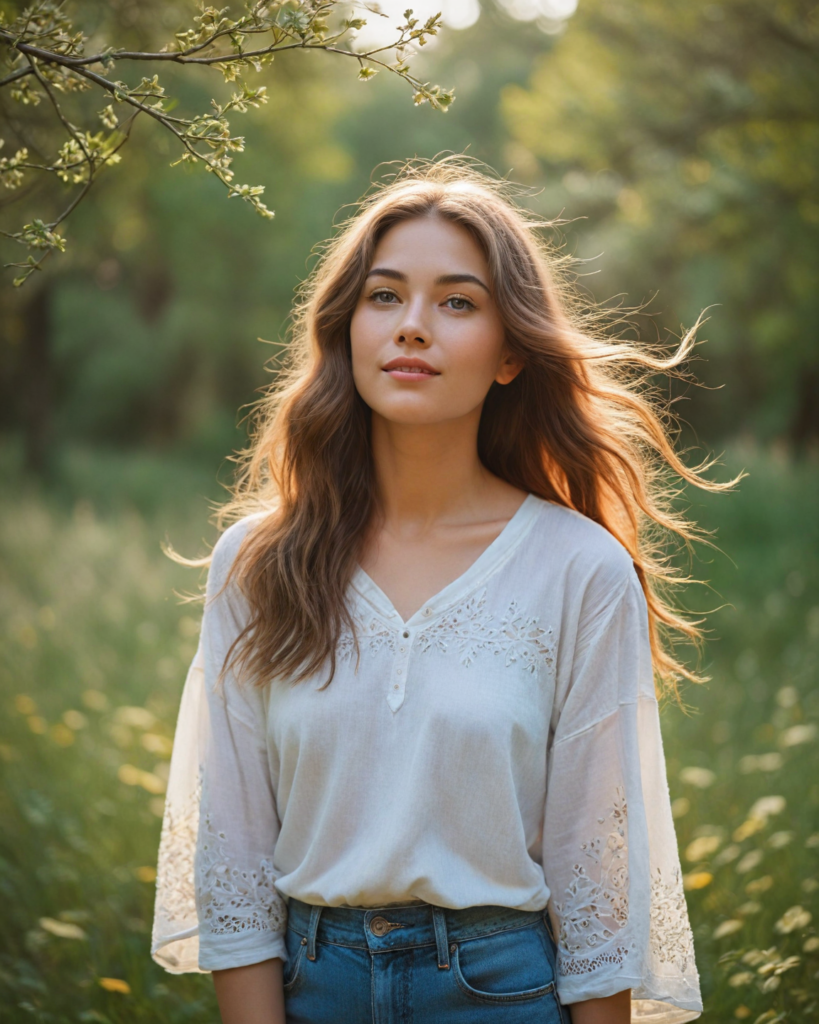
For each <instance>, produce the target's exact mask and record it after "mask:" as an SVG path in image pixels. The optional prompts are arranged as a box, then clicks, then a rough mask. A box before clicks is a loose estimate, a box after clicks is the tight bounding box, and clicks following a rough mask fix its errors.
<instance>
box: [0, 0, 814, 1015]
mask: <svg viewBox="0 0 819 1024" xmlns="http://www.w3.org/2000/svg"><path fill="white" fill-rule="evenodd" d="M409 2H410V0H405V2H401V3H397V4H391V3H384V4H382V8H383V9H384V10H385V11H386V12H387V13H390V14H397V13H399V12H400V11H401V10H402V9H403V8H404V7H405V6H407V5H408V4H409ZM12 6H15V5H12ZM415 8H416V11H417V12H418V13H420V14H423V15H425V16H426V15H428V14H430V13H435V11H436V10H439V9H443V12H444V16H445V20H446V22H447V29H446V31H444V32H443V33H442V34H441V36H440V37H439V38H438V39H436V40H435V41H434V42H432V43H430V44H429V45H428V46H427V47H425V49H424V52H423V53H422V54H421V55H420V56H419V57H417V58H416V59H415V62H414V70H416V71H418V72H420V73H421V75H422V77H423V78H424V79H428V80H430V81H433V82H440V83H441V84H442V85H444V86H454V87H455V89H456V97H457V99H456V101H455V103H454V104H453V106H452V107H451V109H450V110H449V111H448V112H447V113H446V114H443V113H441V112H436V111H434V110H431V109H430V108H429V107H428V106H421V107H414V106H413V104H412V100H411V95H410V91H409V89H408V88H407V87H406V85H405V84H404V83H402V82H400V81H398V80H391V79H390V78H388V77H387V76H386V75H385V74H381V75H379V76H377V77H376V78H375V79H373V80H371V81H369V82H366V83H364V82H360V81H358V80H357V79H356V75H355V70H356V69H355V68H354V67H352V66H351V64H350V62H347V61H345V60H343V59H340V58H337V57H333V56H332V55H329V54H323V53H293V54H289V55H284V56H280V57H277V59H276V61H275V63H274V65H273V67H272V68H271V69H268V70H266V71H265V72H264V73H263V81H264V82H265V84H267V86H268V89H269V92H270V94H271V101H270V102H269V103H268V104H267V106H265V107H263V108H261V109H259V110H254V111H251V112H250V113H248V114H246V115H243V117H242V119H241V123H240V121H239V119H237V120H236V122H235V124H234V127H235V128H239V129H240V130H241V131H242V133H243V134H245V135H246V138H247V151H246V153H245V154H243V155H242V156H241V157H238V158H237V161H236V163H235V168H236V171H237V179H238V180H247V181H252V182H254V183H259V184H264V185H265V186H266V192H265V201H266V202H267V204H268V206H270V207H271V208H273V209H274V210H275V211H276V216H275V219H274V220H273V221H271V222H268V221H264V220H262V219H260V218H258V217H256V216H255V215H254V214H253V212H252V211H251V210H250V209H249V208H248V207H246V206H245V205H243V204H240V203H236V202H234V201H229V200H227V199H226V198H225V192H224V190H223V189H222V188H221V187H220V186H219V185H218V183H217V182H215V181H214V180H213V179H212V177H210V176H208V175H206V174H204V173H202V172H201V170H198V169H195V168H193V169H192V168H189V167H187V166H179V167H175V168H171V167H170V166H169V165H170V163H171V161H172V160H174V159H176V158H177V157H178V155H179V154H178V153H177V152H176V151H175V149H174V145H173V141H172V140H171V139H169V138H168V137H166V136H165V135H163V130H162V128H161V127H160V126H159V125H157V124H154V123H137V124H136V125H135V128H134V131H133V134H132V138H131V141H130V143H129V144H128V146H127V147H126V148H125V149H124V150H123V151H122V155H123V160H122V163H121V164H120V165H119V166H117V167H116V168H114V169H113V170H112V171H111V172H110V173H106V174H105V175H103V177H102V179H101V180H100V182H99V183H98V184H97V185H96V186H95V187H94V189H93V190H92V192H91V193H89V196H88V198H87V199H86V200H85V201H84V202H83V204H82V205H81V206H80V207H79V208H78V209H77V211H76V213H75V215H74V216H73V217H72V218H71V220H70V221H69V222H68V223H67V226H66V234H67V237H68V240H69V248H68V251H67V252H66V254H65V255H57V256H55V257H53V258H52V259H50V260H49V261H48V262H47V263H46V265H45V269H44V271H43V273H41V274H36V275H35V276H34V278H32V279H31V280H30V281H29V282H28V283H27V284H26V285H25V286H24V287H23V288H19V289H13V288H12V287H11V274H10V272H9V271H5V272H4V278H3V281H2V284H1V285H0V301H1V302H2V310H3V313H2V318H0V333H1V334H2V337H0V480H2V495H0V516H2V534H1V536H0V610H2V625H1V626H0V629H1V630H2V634H0V635H2V656H1V657H0V673H1V675H0V770H2V773H3V788H2V794H1V795H0V821H2V828H0V899H2V908H3V909H2V913H1V914H0V1019H2V1020H9V1021H18V1020H19V1021H26V1020H35V1021H42V1022H52V1021H53V1022H63V1021H66V1022H67V1021H72V1022H73V1021H96V1022H101V1024H105V1022H123V1024H124V1022H132V1021H137V1020H146V1021H147V1020H150V1021H152V1022H160V1021H161V1022H181V1021H191V1022H206V1021H207V1022H210V1021H213V1020H216V1019H218V1017H217V1010H216V1005H215V1001H214V998H213V995H212V984H211V981H210V979H209V978H208V977H207V976H204V977H203V976H196V975H194V976H184V977H176V976H171V975H168V974H166V973H164V972H163V971H162V970H161V969H160V968H159V967H158V966H156V965H155V964H154V963H153V962H152V961H151V959H150V957H149V954H148V945H149V930H150V922H151V914H152V901H153V882H154V880H155V872H154V866H155V861H156V848H157V842H158V835H159V826H160V819H161V814H162V804H163V797H162V794H163V791H164V788H165V781H166V779H167V772H168V758H169V755H170V750H171V741H172V736H173V729H174V723H175V716H176V710H177V707H178V701H179V697H180V694H181V688H182V684H183V681H184V676H185V671H186V668H187V664H188V662H189V660H190V658H191V656H192V654H193V651H194V648H195V644H196V637H197V633H198V624H199V614H200V613H199V606H198V605H195V604H193V605H192V604H185V603H182V602H181V601H180V599H179V597H178V596H177V595H178V594H181V593H190V592H193V591H196V590H197V588H198V586H199V585H200V583H201V579H200V577H199V575H198V573H197V571H196V570H190V569H184V568H181V567H180V566H178V565H175V564H173V563H172V562H170V561H169V560H168V559H167V558H166V557H165V556H164V555H163V554H162V552H161V549H160V544H161V542H162V541H163V540H164V539H166V538H168V539H170V540H171V541H172V543H173V544H174V546H175V547H176V548H177V549H178V550H181V551H182V552H183V553H185V554H189V555H192V554H195V553H197V552H200V551H202V550H204V549H205V547H206V545H207V544H209V543H212V542H213V540H214V539H215V535H216V534H215V530H214V528H213V526H212V525H210V523H209V516H210V513H211V510H212V502H214V501H218V500H220V499H222V498H223V497H224V494H225V491H224V484H225V483H227V482H229V480H230V475H231V465H232V464H231V463H230V461H229V460H228V458H227V457H228V456H229V455H230V453H231V452H232V451H235V450H236V449H237V448H240V447H241V446H242V444H243V443H244V438H245V423H244V420H243V417H244V414H245V413H246V412H247V406H248V403H251V402H252V401H254V399H255V398H257V397H258V389H259V388H260V387H262V386H264V385H265V384H266V383H267V382H269V381H270V379H271V369H270V366H269V365H266V364H267V361H268V360H269V359H270V358H271V356H273V355H275V354H276V352H277V351H279V348H280V346H281V344H282V343H283V339H284V328H285V326H286V318H287V315H288V312H289V309H290V304H291V301H292V298H293V292H294V288H295V287H296V286H297V285H298V283H299V281H300V280H302V279H303V278H304V277H305V275H306V273H307V272H308V270H309V267H310V266H311V265H312V258H313V257H311V252H312V251H313V248H314V246H315V245H316V243H317V242H320V241H321V240H322V239H324V238H326V237H327V236H328V235H329V234H330V233H331V231H332V228H333V224H334V222H337V220H338V216H339V214H338V211H339V209H340V208H341V207H343V206H344V204H349V203H351V202H354V201H355V200H356V199H357V198H358V197H359V196H360V195H361V194H362V193H363V192H364V191H365V189H366V188H367V187H368V184H369V182H370V180H371V175H372V173H373V169H374V168H375V167H376V165H378V164H380V163H381V162H383V161H394V160H401V159H406V158H408V157H412V156H415V155H418V156H426V157H430V156H433V155H435V154H437V153H440V152H442V151H455V152H467V153H469V154H471V155H472V156H474V157H476V158H478V159H481V160H484V161H486V162H487V163H489V164H490V165H491V166H493V167H494V168H495V169H496V170H497V171H498V172H499V173H500V174H502V175H506V176H508V177H510V178H512V179H514V180H516V181H518V182H521V183H522V184H524V185H526V186H529V187H530V188H531V192H530V194H529V195H528V196H527V197H526V198H525V199H524V202H526V203H527V204H528V205H530V206H531V207H532V208H534V209H536V210H537V211H539V212H540V213H541V214H543V216H544V217H546V218H549V219H554V218H562V219H563V221H564V222H565V223H564V224H563V226H562V228H561V229H560V231H559V233H557V234H556V235H555V240H556V241H557V242H558V243H559V244H560V245H562V246H563V250H564V252H565V253H566V254H568V255H571V256H573V257H575V258H576V259H577V260H578V262H577V263H576V269H577V274H578V287H579V288H580V289H581V291H582V293H583V294H584V295H585V296H587V297H588V299H589V300H593V301H596V302H602V303H605V304H607V305H608V306H610V307H611V308H615V307H616V306H617V304H618V303H621V304H624V305H628V306H632V307H636V306H640V307H641V308H642V309H643V313H641V314H640V315H636V316H632V317H631V318H630V326H627V327H626V328H625V329H626V332H627V335H628V336H631V337H634V336H636V335H637V334H638V333H639V334H640V335H641V336H642V337H644V338H647V339H648V340H652V341H653V340H656V339H657V338H658V337H659V338H661V339H662V338H672V337H673V335H674V334H676V335H679V333H680V331H681V325H685V326H690V325H691V324H692V323H693V321H694V320H695V319H696V317H697V316H698V314H699V313H700V312H701V311H702V310H703V309H705V308H707V307H710V311H709V316H710V319H709V321H708V323H707V324H706V325H705V327H704V328H703V329H702V331H701V337H702V338H703V340H704V344H703V345H702V346H700V347H699V348H698V350H697V354H698V358H697V361H696V362H695V363H694V366H693V369H694V372H695V373H696V375H697V376H698V378H699V379H700V381H702V382H703V385H704V386H703V387H695V386H692V385H687V386H685V387H682V386H680V385H679V384H678V385H675V390H674V392H673V393H674V396H675V398H676V399H677V402H676V404H675V409H676V411H677V412H678V414H679V415H680V416H681V417H682V419H683V421H684V423H683V432H682V436H681V444H683V445H686V446H694V450H693V451H692V453H691V458H698V457H701V456H702V455H704V454H707V453H709V452H722V453H724V454H723V457H722V466H721V467H719V468H718V469H716V470H715V471H714V472H715V476H716V477H717V478H719V479H726V478H727V477H728V476H729V475H734V474H736V473H737V472H739V471H740V470H746V471H747V472H748V474H749V475H748V477H747V478H746V479H745V480H744V481H743V482H742V484H741V485H740V487H739V488H738V489H737V491H736V492H735V493H732V494H730V495H722V496H718V497H711V496H705V497H704V496H702V495H701V494H698V493H688V494H685V495H683V496H682V498H681V500H682V501H683V502H684V503H685V504H686V506H687V507H688V508H689V509H690V514H691V515H692V517H693V518H694V519H695V520H697V521H698V522H699V523H700V524H701V525H702V526H703V527H705V528H707V529H710V530H714V531H716V536H715V541H716V545H717V546H716V548H715V549H710V548H702V549H700V551H699V552H698V553H697V554H696V555H695V557H694V558H693V561H692V562H691V564H690V567H691V571H692V572H693V574H694V575H695V576H696V577H698V578H699V579H701V580H704V581H707V583H708V586H706V587H702V586H700V587H692V588H690V589H689V590H688V591H687V592H686V594H685V595H684V601H685V603H686V605H687V606H688V607H690V608H691V609H693V610H697V611H706V610H712V613H711V614H710V616H709V628H710V633H709V640H708V643H707V645H706V648H705V651H704V655H703V661H702V667H703V669H704V670H705V671H706V672H707V673H708V674H709V675H710V676H711V681H710V682H709V683H707V684H705V685H703V686H697V687H688V688H687V689H686V690H685V691H684V694H683V697H684V702H685V708H683V709H681V708H679V707H677V706H675V705H673V704H670V705H668V706H667V707H666V708H665V709H664V732H665V738H666V751H667V756H668V772H669V779H670V786H671V795H672V798H673V808H674V814H675V817H676V824H677V829H678V836H679V840H680V849H681V856H682V862H683V867H684V870H685V872H686V888H687V895H688V901H689V908H690V912H691V916H692V922H693V925H694V930H695V938H696V948H697V959H698V964H699V968H700V972H701V975H702V984H703V991H704V995H705V1001H706V1013H705V1016H704V1018H703V1019H704V1021H707V1022H708V1024H717V1022H720V1024H722V1022H725V1021H730V1020H748V1021H749V1022H750V1024H775V1022H778V1021H783V1020H788V1021H791V1020H792V1021H812V1020H816V1019H817V1016H819V973H818V972H819V933H818V932H817V928H816V925H817V923H818V922H819V895H818V893H819V863H818V862H817V856H818V855H819V772H817V767H819V765H818V763H817V762H818V761H819V759H818V758H817V724H816V723H817V718H818V717H819V688H817V655H819V555H818V552H819V547H818V546H817V541H818V540H819V537H818V536H817V535H818V534H819V474H818V473H817V469H818V468H819V396H817V390H819V345H817V328H818V327H819V289H818V288H817V282H816V266H817V255H819V187H817V175H816V169H817V166H819V102H817V100H818V99H819V13H817V11H818V10H819V9H817V7H816V5H815V4H814V3H810V2H807V0H777V2H773V3H772V2H770V0H724V2H721V3H706V2H703V0H687V2H686V3H685V4H682V3H671V4H669V3H667V2H665V0H580V3H579V5H577V4H575V2H574V0H481V2H480V3H479V2H478V0H446V2H441V3H438V4H428V3H426V0H424V3H416V4H415ZM71 10H72V13H73V14H74V15H75V17H76V19H77V21H78V23H80V24H81V25H82V26H83V27H84V28H85V30H86V31H88V32H91V33H99V34H100V36H105V37H106V38H108V39H110V40H112V41H115V42H116V43H117V44H118V45H125V46H128V47H131V48H139V47H155V46H158V45H161V44H162V43H164V42H165V41H167V39H168V38H169V37H170V35H171V34H172V33H173V32H174V31H175V30H176V29H178V28H179V27H180V26H181V25H184V24H186V23H189V22H190V17H191V14H192V13H195V8H194V6H193V4H189V3H187V2H170V3H160V2H158V0H141V2H139V3H136V2H132V0H111V2H110V3H107V4H104V5H103V4H97V3H92V2H83V0H78V2H77V3H75V4H74V5H73V6H72V8H71ZM367 31H368V32H373V31H376V30H374V29H372V28H369V29H368V30H367ZM378 31H382V32H383V31H384V26H383V25H381V26H380V27H379V29H378ZM365 39H366V37H365V36H364V33H363V32H362V40H361V41H362V42H364V41H365ZM260 80H262V79H260ZM165 82H166V88H167V91H168V92H169V93H172V94H174V95H178V96H179V97H180V99H181V102H182V104H183V105H184V106H185V107H186V108H190V109H196V110H204V109H206V107H207V106H208V103H209V98H210V97H211V96H223V95H225V93H226V90H227V89H228V88H229V87H227V86H225V85H224V83H222V82H221V79H220V78H219V76H218V75H215V74H209V73H208V72H207V71H206V70H204V69H191V68H189V69H184V70H183V71H179V70H176V71H174V70H173V69H169V70H168V71H167V72H165ZM3 104H4V105H3V106H2V108H0V117H2V118H3V121H4V123H3V128H2V135H3V136H4V137H5V138H6V140H7V145H8V146H9V147H11V148H14V146H15V143H16V144H20V143H19V141H18V140H19V139H20V138H21V137H22V135H24V134H25V131H26V130H27V129H26V121H25V117H26V116H28V113H27V112H26V111H22V112H21V111H20V110H19V109H17V108H15V109H12V107H11V106H10V105H9V103H8V101H7V100H4V101H3ZM31 116H32V117H34V116H35V115H34V113H33V112H31ZM50 187H53V184H52V186H50ZM11 198H12V197H11V194H8V195H6V196H4V197H2V206H0V216H2V217H3V220H4V225H3V226H4V228H5V229H6V230H16V229H17V228H18V227H19V225H20V224H22V223H23V222H24V220H25V219H30V215H32V212H33V214H34V215H39V216H43V215H44V214H48V213H49V211H50V210H51V209H52V207H53V210H55V211H56V210H57V209H58V203H63V202H64V200H65V196H63V195H59V196H58V195H56V194H52V193H51V192H49V190H48V189H47V188H43V189H40V190H35V191H33V192H30V193H29V192H26V193H25V194H23V195H22V196H20V197H16V200H17V201H16V202H14V203H12V202H10V199H11ZM342 216H343V213H342ZM7 253H8V250H7V249H6V250H5V251H4V255H7ZM11 255H12V256H13V257H16V256H17V254H11ZM4 262H8V258H6V259H5V260H4ZM706 339H707V340H706ZM243 410H244V411H243Z"/></svg>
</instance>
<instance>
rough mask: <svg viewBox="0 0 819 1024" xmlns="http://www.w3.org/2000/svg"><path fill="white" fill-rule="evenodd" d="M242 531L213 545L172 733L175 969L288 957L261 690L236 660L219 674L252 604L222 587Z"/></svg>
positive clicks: (157, 942) (164, 894)
mask: <svg viewBox="0 0 819 1024" xmlns="http://www.w3.org/2000/svg"><path fill="white" fill-rule="evenodd" d="M245 532H246V525H245V523H237V524H236V525H235V526H233V527H231V528H230V529H229V530H227V531H226V532H225V533H224V534H223V535H222V537H221V538H220V539H219V542H218V543H217V545H216V547H215V548H214V552H213V560H212V562H211V568H210V572H209V575H208V586H207V593H206V599H205V611H204V615H203V619H202V630H201V634H200V639H199V646H198V649H197V652H196V655H195V657H194V659H193V662H192V664H191V666H190V669H189V671H188V675H187V678H186V681H185V686H184V690H183V693H182V702H181V704H180V708H179V715H178V719H177V727H176V734H175V736H174V746H173V753H172V756H171V766H170V777H169V780H168V792H167V796H166V801H165V813H164V818H163V822H162V833H161V839H160V846H159V861H158V869H157V891H156V903H155V908H154V922H153V933H152V940H151V955H152V957H153V958H154V960H156V962H157V963H159V964H161V966H162V967H164V968H165V969H166V970H167V971H170V972H171V973H174V974H183V973H186V972H191V971H203V972H204V971H212V970H222V969H225V968H229V967H241V966H244V965H246V964H253V963H259V962H261V961H262V960H267V959H269V958H271V957H281V958H282V959H284V960H286V959H287V954H286V951H285V946H284V932H285V929H286V920H287V910H286V905H285V903H284V900H283V898H282V896H281V895H280V894H279V892H278V891H277V889H276V871H275V870H274V868H273V849H274V846H275V844H276V839H277V837H278V834H279V819H278V815H277V811H276V801H275V795H274V790H273V784H272V780H271V773H270V765H269V760H268V748H267V742H266V734H267V724H266V723H267V716H266V701H265V697H264V692H263V691H262V690H260V689H259V688H257V687H255V686H253V685H252V684H251V683H242V684H241V685H240V684H239V683H238V682H237V680H236V679H235V677H234V676H233V674H232V673H231V672H227V673H225V675H224V677H223V679H222V681H221V682H220V683H219V685H218V686H217V685H216V684H217V678H218V676H219V672H220V669H221V667H222V664H223V661H224V657H225V654H226V653H227V651H228V649H229V647H230V645H231V643H232V641H233V638H234V637H235V636H236V635H237V633H238V632H239V630H240V629H241V628H242V621H243V616H244V614H245V606H244V602H243V599H242V597H241V595H240V594H239V593H238V591H237V590H236V588H235V587H232V586H231V588H229V589H227V590H225V591H224V592H223V593H221V594H220V593H219V591H220V590H221V588H222V585H223V583H224V581H225V579H226V577H227V572H228V569H229V568H230V565H231V564H232V561H233V559H234V558H235V555H236V552H237V551H238V548H239V544H240V542H241V539H242V537H243V535H244V533H245Z"/></svg>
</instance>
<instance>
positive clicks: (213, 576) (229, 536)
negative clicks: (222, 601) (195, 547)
mask: <svg viewBox="0 0 819 1024" xmlns="http://www.w3.org/2000/svg"><path fill="white" fill-rule="evenodd" d="M269 515H270V511H261V512H254V513H252V514H251V515H247V516H243V517H242V518H241V519H237V520H236V522H234V523H231V524H230V526H228V527H227V529H226V530H225V531H224V532H223V533H222V534H221V535H220V536H219V538H218V540H217V541H216V543H215V544H214V546H213V551H212V552H211V556H210V571H209V580H210V581H212V583H213V584H217V585H218V586H219V587H221V586H222V584H223V583H224V581H225V579H226V578H227V575H228V573H229V572H230V569H231V566H232V565H233V563H234V562H235V561H236V556H237V555H238V553H239V548H240V547H241V546H242V542H243V541H244V539H245V538H246V537H247V535H248V534H249V533H250V532H251V531H252V530H253V529H254V528H255V527H256V526H258V525H259V524H260V523H261V522H263V520H265V519H266V518H267V517H268V516H269Z"/></svg>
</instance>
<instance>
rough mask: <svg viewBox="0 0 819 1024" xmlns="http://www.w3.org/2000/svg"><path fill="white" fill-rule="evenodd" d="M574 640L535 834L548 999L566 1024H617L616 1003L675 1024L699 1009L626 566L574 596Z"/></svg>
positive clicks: (644, 634)
mask: <svg viewBox="0 0 819 1024" xmlns="http://www.w3.org/2000/svg"><path fill="white" fill-rule="evenodd" d="M601 575H602V574H601ZM575 639H576V643H575V644H574V647H573V653H572V656H571V657H570V658H568V659H566V660H565V661H563V662H561V665H560V669H559V678H558V688H557V697H556V712H555V718H554V719H553V723H552V724H553V728H554V735H553V739H552V743H551V747H550V752H549V765H548V781H547V792H546V803H545V813H544V828H543V867H544V874H545V877H546V883H547V885H548V886H549V890H550V894H551V898H550V912H551V917H552V920H553V923H554V925H555V931H556V935H557V945H558V975H557V989H558V994H559V997H560V1000H561V1002H562V1003H563V1004H565V1005H569V1006H571V1007H572V1020H573V1024H577V1022H578V1021H579V1022H581V1024H598V1022H600V1024H602V1022H603V1021H605V1022H606V1024H620V1022H626V1021H628V1020H630V1009H629V1006H628V1004H629V1002H630V1000H629V997H628V995H626V993H627V992H628V991H629V990H630V997H631V1001H634V1003H635V1009H636V1010H637V1011H638V1013H641V1014H644V1015H647V1016H650V1017H651V1019H652V1020H653V1021H656V1022H657V1024H661V1022H662V1024H682V1022H684V1021H689V1020H693V1019H694V1018H695V1017H697V1016H699V1014H700V1013H701V1011H702V1003H701V999H700V992H699V979H698V975H697V969H696V965H695V963H694V950H693V941H692V936H691V929H690V926H689V922H688V912H687V908H686V903H685V897H684V895H683V888H682V875H681V871H680V862H679V854H678V852H677V840H676V835H675V832H674V824H673V821H672V817H671V802H670V798H669V793H668V783H667V780H666V769H665V758H664V755H663V745H662V737H661V733H660V722H659V710H658V706H657V699H656V696H655V692H654V678H653V670H652V662H651V645H650V642H649V632H648V614H647V608H646V604H645V597H644V595H643V591H642V588H641V586H640V583H639V580H638V579H637V576H636V573H635V572H634V570H633V568H632V567H631V565H630V563H629V564H628V565H627V566H620V567H619V568H618V567H616V566H615V571H614V572H613V573H612V572H611V566H610V567H609V569H608V571H607V572H606V578H605V579H604V580H602V582H601V583H599V584H598V585H597V586H596V588H595V587H592V588H591V589H590V590H589V592H587V594H586V595H585V597H584V608H583V612H582V613H581V615H580V616H579V620H578V629H577V634H576V638H575ZM637 1004H641V1005H637Z"/></svg>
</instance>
